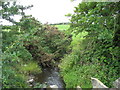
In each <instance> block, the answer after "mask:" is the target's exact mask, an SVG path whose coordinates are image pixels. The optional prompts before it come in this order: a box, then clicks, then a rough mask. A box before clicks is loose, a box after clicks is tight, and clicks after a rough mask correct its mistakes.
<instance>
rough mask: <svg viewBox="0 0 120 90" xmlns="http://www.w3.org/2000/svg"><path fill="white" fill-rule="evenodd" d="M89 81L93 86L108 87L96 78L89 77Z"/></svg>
mask: <svg viewBox="0 0 120 90" xmlns="http://www.w3.org/2000/svg"><path fill="white" fill-rule="evenodd" d="M91 82H92V86H93V88H108V87H107V86H106V85H104V84H103V83H102V82H101V81H99V80H98V79H97V78H92V77H91Z"/></svg>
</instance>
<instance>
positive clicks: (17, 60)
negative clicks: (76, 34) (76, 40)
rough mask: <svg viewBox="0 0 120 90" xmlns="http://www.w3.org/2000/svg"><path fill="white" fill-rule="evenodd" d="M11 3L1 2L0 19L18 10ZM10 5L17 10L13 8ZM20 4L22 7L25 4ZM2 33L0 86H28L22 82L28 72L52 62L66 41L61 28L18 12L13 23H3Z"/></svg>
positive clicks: (24, 81)
mask: <svg viewBox="0 0 120 90" xmlns="http://www.w3.org/2000/svg"><path fill="white" fill-rule="evenodd" d="M13 4H14V5H11V6H9V5H10V3H3V8H2V10H3V11H2V12H3V17H4V16H5V18H3V19H6V18H8V17H10V16H11V15H13V16H14V15H16V14H20V12H19V9H20V8H19V7H21V6H19V5H16V3H13ZM13 7H14V8H15V9H16V10H18V11H16V12H14V10H13V9H14V8H13ZM22 8H23V9H22V10H25V9H26V8H27V7H26V8H24V7H22ZM12 10H13V11H12ZM22 12H23V11H22ZM8 13H9V14H8ZM23 13H24V12H23ZM6 15H7V16H6ZM7 20H8V21H9V19H7ZM12 23H15V22H14V20H13V21H12ZM2 34H3V46H2V52H3V54H2V60H3V77H2V80H3V83H2V84H3V88H16V87H17V88H26V87H29V86H28V83H27V82H26V81H27V79H28V78H29V75H30V74H33V75H34V74H36V73H41V67H42V66H50V65H53V64H54V60H57V61H58V60H59V58H61V57H63V54H64V53H66V49H67V48H66V47H67V45H69V41H67V42H66V40H67V37H65V35H64V33H63V32H60V31H59V30H58V29H57V28H56V27H51V26H49V25H42V24H41V23H40V22H39V21H37V20H36V19H35V18H34V17H32V16H31V15H28V16H26V15H22V18H21V20H20V22H17V23H15V25H12V26H3V27H2ZM63 43H64V44H63ZM38 65H40V66H38ZM53 66H54V65H53ZM11 81H12V82H11Z"/></svg>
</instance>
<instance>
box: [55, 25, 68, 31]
mask: <svg viewBox="0 0 120 90" xmlns="http://www.w3.org/2000/svg"><path fill="white" fill-rule="evenodd" d="M55 27H57V28H58V29H59V30H67V29H68V28H69V27H70V25H55Z"/></svg>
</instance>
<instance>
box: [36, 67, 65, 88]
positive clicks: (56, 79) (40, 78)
mask: <svg viewBox="0 0 120 90" xmlns="http://www.w3.org/2000/svg"><path fill="white" fill-rule="evenodd" d="M42 71H43V72H42V73H40V74H38V75H36V76H35V78H36V81H37V82H39V83H42V84H44V83H47V85H57V86H58V88H64V87H65V84H64V82H63V80H62V78H61V77H60V74H59V70H58V68H57V67H55V68H51V67H49V68H44V69H43V70H42Z"/></svg>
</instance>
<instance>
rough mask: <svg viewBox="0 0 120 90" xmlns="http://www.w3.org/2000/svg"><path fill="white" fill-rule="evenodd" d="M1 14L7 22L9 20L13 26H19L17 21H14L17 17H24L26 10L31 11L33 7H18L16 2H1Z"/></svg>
mask: <svg viewBox="0 0 120 90" xmlns="http://www.w3.org/2000/svg"><path fill="white" fill-rule="evenodd" d="M0 7H1V10H0V13H1V15H2V18H3V19H5V20H8V21H10V22H12V23H13V24H18V22H16V20H14V17H13V16H15V15H22V16H24V15H25V13H24V10H26V9H29V8H31V7H33V5H29V6H23V5H17V4H16V2H1V1H0Z"/></svg>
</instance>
